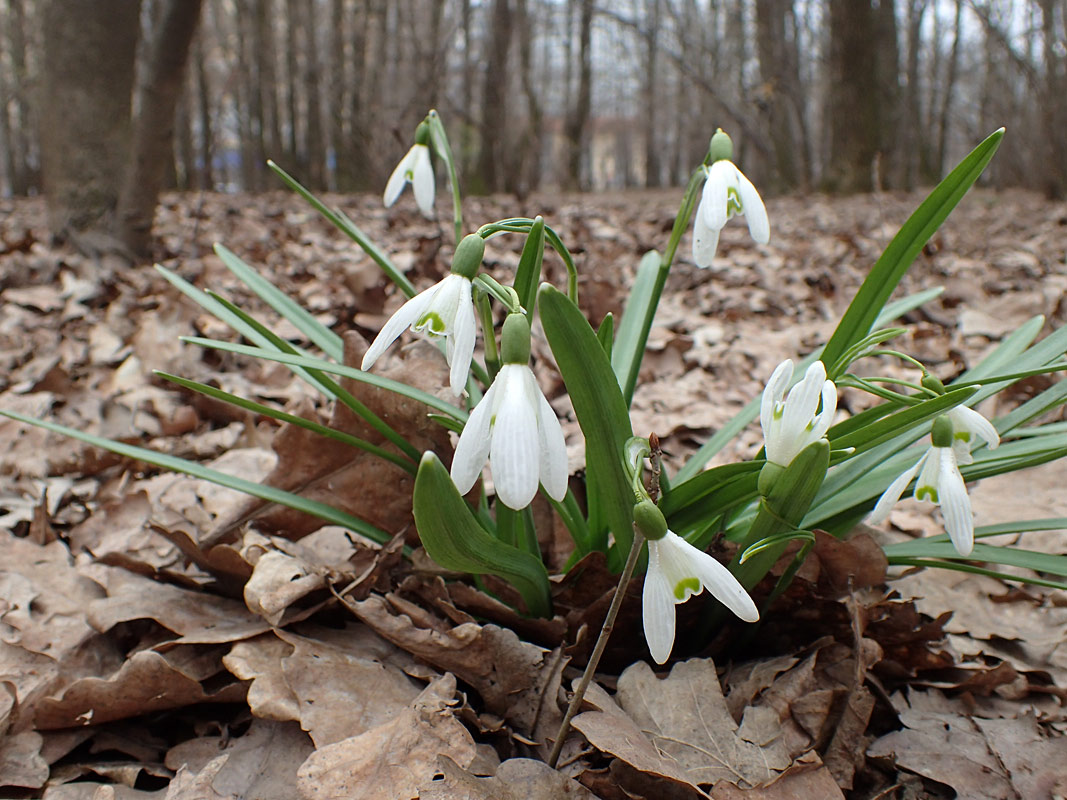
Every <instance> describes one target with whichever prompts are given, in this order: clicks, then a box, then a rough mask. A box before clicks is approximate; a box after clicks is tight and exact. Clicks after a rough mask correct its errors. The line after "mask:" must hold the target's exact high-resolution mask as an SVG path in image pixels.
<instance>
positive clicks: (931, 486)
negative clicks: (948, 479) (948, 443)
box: [914, 447, 952, 503]
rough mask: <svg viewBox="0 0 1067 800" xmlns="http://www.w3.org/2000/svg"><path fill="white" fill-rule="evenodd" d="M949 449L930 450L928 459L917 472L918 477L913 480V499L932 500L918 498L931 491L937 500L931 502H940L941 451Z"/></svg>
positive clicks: (934, 448)
mask: <svg viewBox="0 0 1067 800" xmlns="http://www.w3.org/2000/svg"><path fill="white" fill-rule="evenodd" d="M951 449H952V448H951V447H931V448H930V450H929V453H930V457H929V458H927V459H926V461H925V462H923V468H922V469H921V470H919V477H918V478H916V479H915V495H914V497H915V499H916V500H933V498H930V497H925V496H920V495H925V494H926V493H927V492H928V491H929V490H933V491H934V497H936V498H937V499H936V500H933V502H935V503H940V502H941V487H940V483H941V454H942V452H943V451H945V450H951Z"/></svg>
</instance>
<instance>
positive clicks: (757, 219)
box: [693, 129, 771, 267]
mask: <svg viewBox="0 0 1067 800" xmlns="http://www.w3.org/2000/svg"><path fill="white" fill-rule="evenodd" d="M711 153H712V158H713V159H715V161H714V162H713V163H712V165H711V166H710V167H708V166H705V167H704V172H705V174H706V176H707V177H706V178H705V180H704V192H703V194H701V196H700V204H699V205H698V206H697V211H696V220H695V222H694V228H693V261H694V263H695V264H696V265H697V266H698V267H710V266H711V262H712V260H713V259H714V258H715V249H716V248H717V247H718V245H719V232H720V231H721V230H722V229H723V228H724V227H725V226H726V222H727V220H729V219H730V217H732V216H734V215H735V214H741V215H743V216H744V217H745V218H746V219H747V220H748V232H749V233H750V234H751V235H752V239H753V240H754V241H756V242H757V243H759V244H767V242H768V241H770V238H771V226H770V222H769V221H768V219H767V208H766V207H765V206H764V205H763V200H762V198H761V197H760V196H759V192H757V191H756V187H755V186H753V185H752V182H751V181H750V180H749V179H748V178H746V177H745V176H744V173H742V172H741V170H739V169H738V168H737V167H736V166H734V163H733V162H732V161H730V157H731V156H732V154H733V143H732V142H731V141H730V137H729V136H727V135H726V134H725V133H723V131H722V129H719V130H718V131H716V132H715V136H713V137H712V139H711Z"/></svg>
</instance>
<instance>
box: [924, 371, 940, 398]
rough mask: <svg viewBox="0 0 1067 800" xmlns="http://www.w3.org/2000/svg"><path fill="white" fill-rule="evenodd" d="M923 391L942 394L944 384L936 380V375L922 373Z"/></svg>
mask: <svg viewBox="0 0 1067 800" xmlns="http://www.w3.org/2000/svg"><path fill="white" fill-rule="evenodd" d="M921 383H922V387H923V388H924V389H929V390H930V391H931V392H933V393H934V394H944V393H945V384H943V383H941V381H940V380H938V378H937V376H936V375H931V374H930V373H929V372H924V373H923V379H922V381H921Z"/></svg>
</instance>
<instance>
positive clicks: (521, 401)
mask: <svg viewBox="0 0 1067 800" xmlns="http://www.w3.org/2000/svg"><path fill="white" fill-rule="evenodd" d="M523 371H525V372H523ZM529 371H530V368H529V367H528V366H526V365H524V364H505V365H504V366H503V367H502V368H501V370H500V374H499V375H497V379H496V380H497V382H500V381H502V380H503V381H505V383H503V385H502V386H501V387H500V398H499V400H498V401H497V407H496V420H495V421H494V422H493V434H492V442H491V444H490V448H489V466H490V468H491V469H492V470H493V486H494V487H495V488H496V496H497V498H498V499H499V500H500V501H501V502H502V503H503V504H504V505H506V506H507V507H508V508H514V509H520V508H526V506H528V505H529V504H530V501H531V500H533V499H534V495H536V494H537V485H538V483H539V476H538V470H539V466H540V464H539V459H538V450H539V441H538V435H537V404H536V398H534V397H531V396H530V395H529V392H528V386H527V384H526V380H525V378H526V375H525V373H528V372H529Z"/></svg>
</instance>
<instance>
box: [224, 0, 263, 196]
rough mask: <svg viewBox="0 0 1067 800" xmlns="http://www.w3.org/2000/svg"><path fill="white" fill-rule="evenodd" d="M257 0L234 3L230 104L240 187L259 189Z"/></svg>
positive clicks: (260, 130) (260, 137) (260, 117)
mask: <svg viewBox="0 0 1067 800" xmlns="http://www.w3.org/2000/svg"><path fill="white" fill-rule="evenodd" d="M256 3H257V0H245V6H244V7H243V8H242V7H241V6H238V7H237V14H235V15H234V16H235V17H236V18H235V19H234V20H233V22H234V25H235V27H236V29H237V74H236V78H235V79H231V80H232V83H233V84H236V86H235V89H236V91H235V92H234V105H235V106H236V110H237V132H238V134H239V141H238V146H239V148H240V151H241V188H242V189H244V190H245V191H246V192H261V191H263V186H264V183H265V179H266V175H264V172H265V171H266V167H265V166H264V161H265V160H266V155H265V153H264V150H263V135H262V134H263V109H262V107H261V105H260V102H259V100H260V95H259V79H258V72H259V70H258V61H259V54H258V53H257V52H256V50H257V47H256V44H257V43H256V33H255V32H256V9H255V7H254V6H255V5H256Z"/></svg>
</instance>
